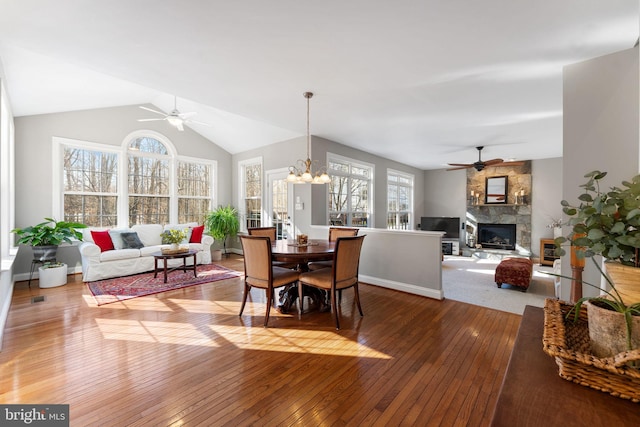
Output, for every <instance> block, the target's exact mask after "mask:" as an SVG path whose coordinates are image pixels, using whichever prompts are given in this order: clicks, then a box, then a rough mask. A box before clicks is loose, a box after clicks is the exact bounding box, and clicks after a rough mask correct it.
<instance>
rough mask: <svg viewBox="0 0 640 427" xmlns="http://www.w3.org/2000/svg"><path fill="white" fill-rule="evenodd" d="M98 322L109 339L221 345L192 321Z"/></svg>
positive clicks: (114, 320)
mask: <svg viewBox="0 0 640 427" xmlns="http://www.w3.org/2000/svg"><path fill="white" fill-rule="evenodd" d="M96 323H97V324H98V328H99V329H100V332H102V336H103V337H104V338H105V339H108V340H126V341H138V342H152V343H163V344H180V345H197V346H205V347H219V345H218V344H217V343H216V342H215V341H213V340H212V339H211V338H210V337H208V336H206V335H205V334H204V333H202V332H201V331H199V330H198V329H197V327H196V326H194V325H192V324H190V323H177V322H157V321H147V320H142V321H140V320H125V319H101V318H98V319H96Z"/></svg>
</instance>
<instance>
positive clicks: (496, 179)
mask: <svg viewBox="0 0 640 427" xmlns="http://www.w3.org/2000/svg"><path fill="white" fill-rule="evenodd" d="M507 182H508V180H507V176H506V175H505V176H492V177H487V181H486V185H485V192H484V194H485V200H484V202H485V204H488V205H489V204H493V205H495V204H506V203H507Z"/></svg>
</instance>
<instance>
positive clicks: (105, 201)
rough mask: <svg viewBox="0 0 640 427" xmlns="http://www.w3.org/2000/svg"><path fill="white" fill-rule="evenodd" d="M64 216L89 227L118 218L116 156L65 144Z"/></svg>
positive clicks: (112, 223)
mask: <svg viewBox="0 0 640 427" xmlns="http://www.w3.org/2000/svg"><path fill="white" fill-rule="evenodd" d="M63 176H64V178H63V181H64V184H63V185H64V186H63V202H64V220H65V221H72V222H80V223H83V224H86V225H88V226H90V227H101V226H104V227H109V226H114V225H115V224H116V222H117V219H118V212H117V203H118V195H117V188H118V185H117V179H118V158H117V155H116V154H115V153H103V152H100V151H92V150H85V149H81V148H72V147H65V149H64V150H63Z"/></svg>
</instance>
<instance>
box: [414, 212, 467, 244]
mask: <svg viewBox="0 0 640 427" xmlns="http://www.w3.org/2000/svg"><path fill="white" fill-rule="evenodd" d="M420 229H421V230H424V231H444V232H445V234H444V236H442V237H443V238H444V239H458V238H459V237H460V218H459V217H446V216H423V217H421V218H420Z"/></svg>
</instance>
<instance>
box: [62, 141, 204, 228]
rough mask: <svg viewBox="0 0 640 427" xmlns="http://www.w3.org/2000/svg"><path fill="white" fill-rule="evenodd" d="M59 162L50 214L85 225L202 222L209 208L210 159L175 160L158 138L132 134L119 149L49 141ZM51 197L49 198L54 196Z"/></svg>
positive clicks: (173, 151)
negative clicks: (54, 203) (55, 201)
mask: <svg viewBox="0 0 640 427" xmlns="http://www.w3.org/2000/svg"><path fill="white" fill-rule="evenodd" d="M53 142H54V147H56V148H55V150H57V151H58V152H59V153H60V158H62V170H61V171H58V170H57V171H54V173H55V175H56V178H55V179H54V191H56V188H59V189H60V191H58V192H57V193H54V194H62V197H61V200H60V201H61V202H62V203H60V206H54V212H58V211H60V215H59V217H63V218H64V219H65V220H67V221H75V222H81V223H84V224H86V225H88V226H90V227H115V226H120V227H128V226H132V225H134V224H150V223H155V224H168V223H172V224H176V223H187V222H197V223H200V224H202V223H203V221H204V217H205V215H206V213H207V212H208V211H209V210H210V209H211V206H214V192H213V189H214V179H215V176H216V162H215V161H214V160H202V159H193V158H188V157H184V156H179V155H178V154H177V152H176V149H175V148H174V146H173V144H172V143H171V142H170V141H169V140H168V139H167V138H165V137H164V136H163V135H161V134H158V133H156V132H151V131H138V132H134V133H132V134H130V135H128V136H127V137H126V138H125V140H124V143H123V144H122V146H121V147H120V148H118V147H114V146H109V145H104V144H96V143H90V142H86V141H75V140H69V139H64V138H57V137H54V138H53ZM54 199H55V198H54Z"/></svg>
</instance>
